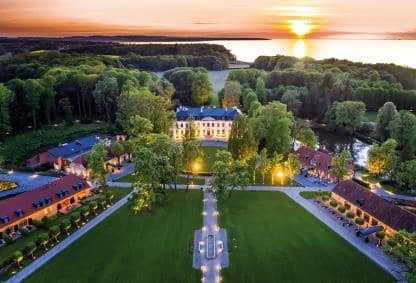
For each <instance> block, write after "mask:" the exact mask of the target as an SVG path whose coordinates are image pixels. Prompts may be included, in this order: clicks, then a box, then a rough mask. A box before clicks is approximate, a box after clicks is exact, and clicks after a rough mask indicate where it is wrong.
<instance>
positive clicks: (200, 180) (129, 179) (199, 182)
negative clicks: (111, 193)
mask: <svg viewBox="0 0 416 283" xmlns="http://www.w3.org/2000/svg"><path fill="white" fill-rule="evenodd" d="M189 180H190V183H192V184H195V185H204V184H205V179H203V178H197V177H190V178H189ZM116 181H117V182H128V183H133V182H134V181H135V180H134V176H133V174H129V175H126V176H124V177H121V178H120V179H118V180H116ZM176 182H177V184H186V182H187V179H186V177H183V176H178V177H177V178H176Z"/></svg>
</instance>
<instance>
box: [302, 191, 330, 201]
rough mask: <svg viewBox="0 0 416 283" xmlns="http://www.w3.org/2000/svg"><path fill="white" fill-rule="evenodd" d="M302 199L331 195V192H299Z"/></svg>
mask: <svg viewBox="0 0 416 283" xmlns="http://www.w3.org/2000/svg"><path fill="white" fill-rule="evenodd" d="M299 194H300V195H301V196H302V197H303V198H304V199H315V198H318V197H321V196H324V195H327V196H329V197H331V192H319V191H303V192H300V193H299Z"/></svg>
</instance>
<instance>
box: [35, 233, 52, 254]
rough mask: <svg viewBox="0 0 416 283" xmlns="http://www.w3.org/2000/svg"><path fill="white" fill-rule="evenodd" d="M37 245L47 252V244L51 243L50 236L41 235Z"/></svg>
mask: <svg viewBox="0 0 416 283" xmlns="http://www.w3.org/2000/svg"><path fill="white" fill-rule="evenodd" d="M36 243H37V244H38V246H40V247H42V248H43V249H44V250H47V249H48V247H47V244H48V243H49V236H48V234H47V233H42V234H40V235H39V236H38V237H37V239H36Z"/></svg>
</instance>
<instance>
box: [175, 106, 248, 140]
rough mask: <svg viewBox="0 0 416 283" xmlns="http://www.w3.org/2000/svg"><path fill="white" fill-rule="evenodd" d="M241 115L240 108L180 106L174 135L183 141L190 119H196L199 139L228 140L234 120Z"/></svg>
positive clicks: (177, 110)
mask: <svg viewBox="0 0 416 283" xmlns="http://www.w3.org/2000/svg"><path fill="white" fill-rule="evenodd" d="M238 115H241V111H240V109H238V108H237V107H232V108H218V107H215V106H202V107H193V108H188V107H183V106H181V107H179V108H177V109H176V121H175V122H174V123H173V125H172V127H171V133H172V137H173V138H174V139H175V140H176V141H181V140H182V138H183V136H184V134H185V129H186V128H187V127H188V123H189V122H188V119H189V118H190V117H191V118H192V119H193V120H194V125H195V131H196V136H197V137H198V139H199V140H210V139H212V140H222V141H228V137H229V136H230V132H231V126H232V124H233V120H234V118H235V117H237V116H238Z"/></svg>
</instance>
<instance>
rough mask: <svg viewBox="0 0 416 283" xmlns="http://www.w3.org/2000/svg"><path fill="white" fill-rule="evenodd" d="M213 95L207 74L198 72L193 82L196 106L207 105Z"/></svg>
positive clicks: (193, 96) (193, 95) (193, 98)
mask: <svg viewBox="0 0 416 283" xmlns="http://www.w3.org/2000/svg"><path fill="white" fill-rule="evenodd" d="M211 93H212V86H211V82H210V81H209V79H208V73H207V72H196V73H195V74H194V80H193V82H192V100H193V101H194V104H195V105H205V104H207V103H208V102H209V100H210V97H211Z"/></svg>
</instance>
